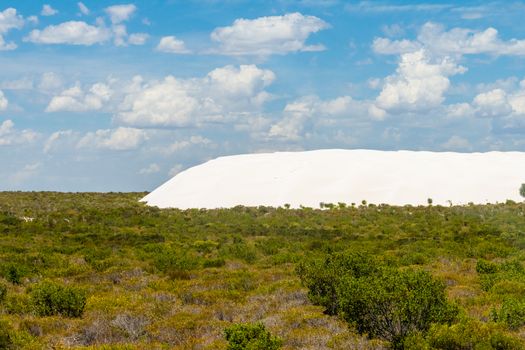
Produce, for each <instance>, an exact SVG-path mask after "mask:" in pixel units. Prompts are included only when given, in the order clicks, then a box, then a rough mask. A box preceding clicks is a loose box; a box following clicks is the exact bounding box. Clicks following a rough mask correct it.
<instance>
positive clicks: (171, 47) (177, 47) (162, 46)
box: [157, 36, 191, 54]
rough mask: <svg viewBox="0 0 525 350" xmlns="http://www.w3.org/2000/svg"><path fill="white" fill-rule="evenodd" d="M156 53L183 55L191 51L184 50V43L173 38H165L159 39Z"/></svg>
mask: <svg viewBox="0 0 525 350" xmlns="http://www.w3.org/2000/svg"><path fill="white" fill-rule="evenodd" d="M157 51H161V52H168V53H178V54H185V53H190V52H191V51H190V50H188V49H187V48H186V45H185V44H184V41H182V40H179V39H177V38H176V37H174V36H165V37H162V38H161V39H160V42H159V44H158V45H157Z"/></svg>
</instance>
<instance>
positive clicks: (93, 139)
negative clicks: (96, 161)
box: [77, 127, 147, 151]
mask: <svg viewBox="0 0 525 350" xmlns="http://www.w3.org/2000/svg"><path fill="white" fill-rule="evenodd" d="M146 139H147V135H146V132H145V131H144V130H141V129H134V128H125V127H120V128H117V129H114V130H111V129H105V130H97V131H95V132H89V133H87V134H86V135H85V136H84V137H82V138H81V139H80V141H79V142H78V144H77V147H78V148H100V149H109V150H113V151H127V150H132V149H136V148H138V147H139V146H140V145H141V144H142V142H144V141H145V140H146Z"/></svg>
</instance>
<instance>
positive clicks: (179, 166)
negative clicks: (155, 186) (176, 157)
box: [168, 164, 184, 176]
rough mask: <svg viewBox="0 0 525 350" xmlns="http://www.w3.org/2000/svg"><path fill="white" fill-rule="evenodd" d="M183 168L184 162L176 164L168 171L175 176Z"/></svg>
mask: <svg viewBox="0 0 525 350" xmlns="http://www.w3.org/2000/svg"><path fill="white" fill-rule="evenodd" d="M183 170H184V166H183V165H182V164H175V165H174V166H173V167H171V169H170V171H169V172H168V175H169V176H175V175H177V174H178V173H180V172H181V171H183Z"/></svg>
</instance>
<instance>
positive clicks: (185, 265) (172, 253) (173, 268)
mask: <svg viewBox="0 0 525 350" xmlns="http://www.w3.org/2000/svg"><path fill="white" fill-rule="evenodd" d="M153 263H154V265H155V267H156V268H157V269H158V270H160V271H162V272H165V273H168V274H169V273H179V272H186V273H187V272H188V271H191V270H195V269H197V268H199V267H200V265H201V259H200V258H199V257H197V256H193V255H191V254H190V253H188V252H183V251H179V250H176V249H166V250H162V251H161V252H159V253H157V254H156V256H155V258H154V261H153Z"/></svg>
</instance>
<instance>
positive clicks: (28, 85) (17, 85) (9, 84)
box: [0, 77, 33, 110]
mask: <svg viewBox="0 0 525 350" xmlns="http://www.w3.org/2000/svg"><path fill="white" fill-rule="evenodd" d="M0 89H4V90H31V89H33V80H32V79H30V78H28V77H24V78H20V79H15V80H6V81H2V82H1V83H0ZM0 95H1V91H0ZM1 99H2V98H1V97H0V100H1ZM1 105H2V103H1V102H0V110H1V109H2V108H1Z"/></svg>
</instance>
